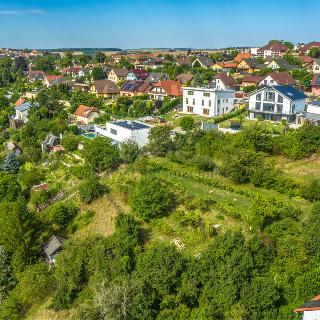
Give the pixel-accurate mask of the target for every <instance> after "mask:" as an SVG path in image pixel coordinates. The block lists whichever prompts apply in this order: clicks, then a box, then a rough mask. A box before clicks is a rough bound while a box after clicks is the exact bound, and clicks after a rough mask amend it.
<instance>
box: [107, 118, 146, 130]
mask: <svg viewBox="0 0 320 320" xmlns="http://www.w3.org/2000/svg"><path fill="white" fill-rule="evenodd" d="M113 123H114V124H116V125H117V126H119V127H123V128H126V129H130V130H139V129H148V128H150V126H148V125H146V124H143V123H140V122H136V121H129V120H119V121H115V122H113Z"/></svg>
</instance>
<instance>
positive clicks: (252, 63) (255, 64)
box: [237, 58, 265, 73]
mask: <svg viewBox="0 0 320 320" xmlns="http://www.w3.org/2000/svg"><path fill="white" fill-rule="evenodd" d="M264 68H265V65H264V64H263V63H260V61H259V60H258V59H256V58H249V59H244V60H242V61H241V62H240V63H239V64H238V65H237V69H238V71H245V72H249V73H252V72H255V71H259V70H261V69H264Z"/></svg>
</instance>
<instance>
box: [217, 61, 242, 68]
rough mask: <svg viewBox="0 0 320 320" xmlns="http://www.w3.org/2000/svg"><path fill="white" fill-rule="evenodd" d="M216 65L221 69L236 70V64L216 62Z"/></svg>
mask: <svg viewBox="0 0 320 320" xmlns="http://www.w3.org/2000/svg"><path fill="white" fill-rule="evenodd" d="M217 65H219V66H220V67H222V68H236V67H237V66H238V64H237V63H234V62H217Z"/></svg>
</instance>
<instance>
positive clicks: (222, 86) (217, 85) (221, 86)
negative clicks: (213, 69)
mask: <svg viewBox="0 0 320 320" xmlns="http://www.w3.org/2000/svg"><path fill="white" fill-rule="evenodd" d="M211 83H212V84H213V85H214V88H215V89H218V90H232V88H231V87H230V86H229V85H225V84H224V83H223V82H222V81H221V79H212V81H211Z"/></svg>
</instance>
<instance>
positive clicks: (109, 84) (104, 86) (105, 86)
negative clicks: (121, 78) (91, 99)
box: [94, 79, 119, 94]
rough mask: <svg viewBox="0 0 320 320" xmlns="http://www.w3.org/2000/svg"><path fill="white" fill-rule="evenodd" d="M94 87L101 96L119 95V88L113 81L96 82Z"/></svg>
mask: <svg viewBox="0 0 320 320" xmlns="http://www.w3.org/2000/svg"><path fill="white" fill-rule="evenodd" d="M94 87H95V89H96V91H97V93H99V94H106V93H108V94H117V93H119V88H118V86H117V85H116V84H115V83H114V82H113V81H111V80H106V79H104V80H97V81H95V82H94Z"/></svg>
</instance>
